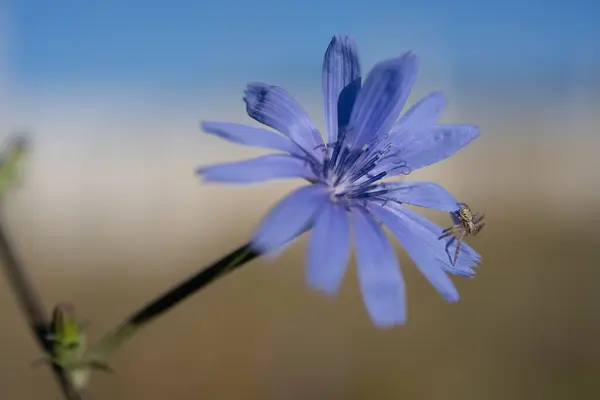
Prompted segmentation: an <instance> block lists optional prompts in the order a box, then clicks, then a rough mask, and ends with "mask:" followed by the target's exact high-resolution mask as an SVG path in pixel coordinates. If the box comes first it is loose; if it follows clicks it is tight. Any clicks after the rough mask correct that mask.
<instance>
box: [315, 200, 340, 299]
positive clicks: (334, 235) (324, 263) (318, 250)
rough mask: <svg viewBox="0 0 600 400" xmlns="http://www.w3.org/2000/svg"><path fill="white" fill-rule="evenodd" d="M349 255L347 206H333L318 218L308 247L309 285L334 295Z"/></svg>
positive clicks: (326, 208) (328, 207) (324, 210)
mask: <svg viewBox="0 0 600 400" xmlns="http://www.w3.org/2000/svg"><path fill="white" fill-rule="evenodd" d="M349 256H350V223H349V220H348V212H347V211H346V209H345V207H344V206H342V205H340V204H336V203H331V204H330V205H328V206H326V207H325V208H324V209H323V211H322V212H321V213H320V214H319V216H318V217H317V218H316V221H315V225H314V227H313V229H312V232H311V235H310V244H309V247H308V266H307V269H306V280H307V281H308V284H309V286H311V287H313V288H315V289H318V290H321V291H323V292H325V293H327V294H329V295H332V294H335V293H336V292H337V291H338V289H339V287H340V284H341V283H342V280H343V278H344V273H345V272H346V267H347V265H348V258H349Z"/></svg>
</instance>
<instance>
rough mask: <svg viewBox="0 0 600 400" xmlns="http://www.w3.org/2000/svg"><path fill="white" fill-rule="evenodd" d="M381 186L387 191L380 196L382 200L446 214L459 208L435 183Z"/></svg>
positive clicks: (395, 183)
mask: <svg viewBox="0 0 600 400" xmlns="http://www.w3.org/2000/svg"><path fill="white" fill-rule="evenodd" d="M382 186H384V187H385V188H386V189H389V193H388V194H385V195H382V196H381V197H382V198H384V199H389V200H394V201H399V202H400V203H406V204H412V205H413V206H419V207H425V208H432V209H434V210H440V211H447V212H451V211H456V210H458V208H459V206H458V201H457V200H456V199H455V198H454V196H452V195H451V194H450V192H448V191H447V190H446V189H444V188H443V187H442V186H440V185H438V184H437V183H433V182H386V183H384V184H382Z"/></svg>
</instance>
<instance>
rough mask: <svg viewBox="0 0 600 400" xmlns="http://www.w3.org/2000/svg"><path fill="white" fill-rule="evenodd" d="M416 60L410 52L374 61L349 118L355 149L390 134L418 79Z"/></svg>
mask: <svg viewBox="0 0 600 400" xmlns="http://www.w3.org/2000/svg"><path fill="white" fill-rule="evenodd" d="M417 72H418V59H417V56H416V55H414V54H413V53H411V52H408V53H406V54H404V55H403V56H401V57H398V58H394V59H391V60H387V61H383V62H381V63H379V64H377V65H376V66H375V67H374V68H373V70H372V71H371V72H370V73H369V75H368V76H367V79H366V80H365V83H364V85H363V87H362V88H361V90H360V92H359V93H358V98H357V99H356V104H355V105H354V109H353V110H352V115H351V117H350V126H351V128H352V129H353V131H352V132H351V135H352V138H353V142H351V143H352V144H353V146H354V148H358V147H362V146H363V145H365V144H368V143H370V142H371V141H372V140H373V138H375V137H378V136H383V135H386V134H388V133H389V131H390V129H391V127H392V125H393V124H394V122H396V120H397V119H398V117H399V115H400V111H402V107H404V104H405V103H406V99H407V98H408V95H409V94H410V91H411V89H412V86H413V84H414V82H415V80H416V78H417Z"/></svg>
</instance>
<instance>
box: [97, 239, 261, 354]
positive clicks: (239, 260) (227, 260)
mask: <svg viewBox="0 0 600 400" xmlns="http://www.w3.org/2000/svg"><path fill="white" fill-rule="evenodd" d="M260 255H261V254H260V253H258V252H257V251H256V250H253V249H252V248H251V247H250V245H249V244H246V245H244V246H242V247H240V248H238V249H236V250H234V251H232V252H231V253H229V254H227V255H226V256H225V257H223V258H221V259H220V260H218V261H216V262H214V263H213V264H211V265H210V266H208V267H206V268H205V269H203V270H201V271H200V272H198V273H196V274H195V275H193V276H191V277H189V278H188V279H186V280H184V281H182V282H181V283H179V284H178V285H177V286H175V287H173V288H172V289H170V290H168V291H167V292H165V293H163V294H162V295H160V296H158V297H156V298H155V299H154V300H152V301H151V302H149V303H148V304H146V305H145V306H143V307H142V308H141V309H140V310H138V311H137V312H135V313H134V314H132V315H131V316H130V317H129V318H127V319H126V320H125V321H124V322H123V323H122V324H121V325H119V327H118V328H117V329H115V330H114V331H112V332H111V333H109V334H107V335H106V336H104V337H103V339H102V340H101V341H100V343H99V345H98V347H97V348H96V354H95V356H96V357H99V358H100V359H101V360H105V359H106V358H107V357H108V356H109V355H110V354H111V353H113V352H114V351H115V350H116V349H117V348H118V347H120V346H121V345H122V344H123V342H125V341H126V340H127V339H129V338H130V337H132V336H133V335H134V334H135V333H137V332H138V331H139V330H140V329H141V328H143V327H144V326H145V325H146V324H148V323H149V322H150V321H152V320H154V319H155V318H157V317H158V316H160V315H162V314H164V313H165V312H167V311H169V310H171V309H172V308H173V307H174V306H176V305H177V304H179V303H180V302H181V301H183V300H185V299H187V298H188V297H189V296H191V295H192V294H194V293H197V292H198V291H200V290H201V289H203V288H204V287H206V286H208V285H209V284H210V283H212V282H214V281H216V280H217V279H219V278H221V277H223V276H225V275H227V274H229V273H230V272H233V271H235V270H236V269H238V268H239V267H241V266H243V265H245V264H246V263H248V262H249V261H251V260H253V259H255V258H257V257H259V256H260Z"/></svg>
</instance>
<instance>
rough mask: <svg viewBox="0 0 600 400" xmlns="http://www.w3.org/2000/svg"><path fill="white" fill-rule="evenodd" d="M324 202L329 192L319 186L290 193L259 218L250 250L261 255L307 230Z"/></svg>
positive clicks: (325, 202) (307, 187)
mask: <svg viewBox="0 0 600 400" xmlns="http://www.w3.org/2000/svg"><path fill="white" fill-rule="evenodd" d="M328 202H329V192H328V191H327V187H326V186H324V185H321V184H314V185H309V186H304V187H302V188H300V189H297V190H295V191H293V192H292V193H290V194H288V195H287V196H286V197H285V198H284V199H283V200H281V201H280V202H279V203H278V204H277V205H276V206H275V207H273V208H272V209H271V210H270V211H269V213H268V214H267V216H266V217H265V218H264V219H263V221H262V222H261V224H260V226H259V227H258V229H257V230H256V232H255V234H254V237H253V239H252V245H253V247H254V248H255V249H257V250H258V251H260V252H261V253H267V252H270V251H272V250H276V249H277V248H278V247H280V246H282V245H284V244H286V243H287V242H289V241H290V240H292V239H294V238H295V237H296V236H298V235H299V234H301V233H302V232H303V231H304V230H306V229H309V228H310V225H311V224H312V221H313V217H314V216H315V214H316V213H317V212H318V211H319V210H321V209H322V208H323V207H325V206H326V205H327V203H328Z"/></svg>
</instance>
